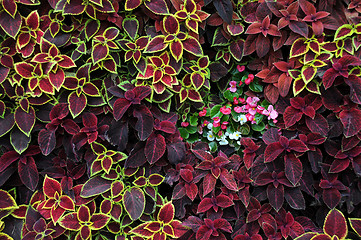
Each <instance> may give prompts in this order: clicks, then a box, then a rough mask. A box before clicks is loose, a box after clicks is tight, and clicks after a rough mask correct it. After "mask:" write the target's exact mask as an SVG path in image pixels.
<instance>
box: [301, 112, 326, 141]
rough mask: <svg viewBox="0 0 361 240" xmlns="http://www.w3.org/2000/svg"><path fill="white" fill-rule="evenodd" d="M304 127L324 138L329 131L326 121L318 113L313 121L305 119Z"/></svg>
mask: <svg viewBox="0 0 361 240" xmlns="http://www.w3.org/2000/svg"><path fill="white" fill-rule="evenodd" d="M306 125H307V127H308V128H309V129H310V130H311V131H312V132H313V133H318V134H321V135H322V136H326V135H327V133H328V131H329V127H328V123H327V120H326V119H325V118H324V117H323V116H322V115H321V114H319V113H317V114H316V115H315V117H314V119H312V118H308V117H306Z"/></svg>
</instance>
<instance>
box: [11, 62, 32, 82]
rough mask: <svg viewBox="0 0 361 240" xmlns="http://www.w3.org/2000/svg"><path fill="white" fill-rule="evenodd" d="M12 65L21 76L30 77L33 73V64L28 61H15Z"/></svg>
mask: <svg viewBox="0 0 361 240" xmlns="http://www.w3.org/2000/svg"><path fill="white" fill-rule="evenodd" d="M14 67H15V71H16V72H17V73H18V74H19V75H20V76H22V77H23V78H31V77H32V75H33V74H32V73H33V71H34V66H33V65H31V64H29V63H26V62H20V63H16V64H15V65H14Z"/></svg>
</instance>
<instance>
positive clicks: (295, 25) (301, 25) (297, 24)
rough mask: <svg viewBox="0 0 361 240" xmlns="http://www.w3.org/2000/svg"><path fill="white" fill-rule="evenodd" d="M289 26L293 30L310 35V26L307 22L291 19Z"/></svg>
mask: <svg viewBox="0 0 361 240" xmlns="http://www.w3.org/2000/svg"><path fill="white" fill-rule="evenodd" d="M288 26H289V28H290V29H291V30H292V31H293V32H295V33H298V34H300V35H302V36H304V37H305V38H307V37H308V26H307V24H306V23H305V22H303V21H290V24H289V25H288Z"/></svg>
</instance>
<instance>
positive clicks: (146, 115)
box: [133, 105, 154, 141]
mask: <svg viewBox="0 0 361 240" xmlns="http://www.w3.org/2000/svg"><path fill="white" fill-rule="evenodd" d="M133 116H134V117H136V118H137V119H138V121H137V123H136V124H135V130H137V131H138V136H139V139H140V140H141V141H144V140H146V139H147V138H148V137H149V136H150V134H151V133H152V131H153V124H154V120H153V115H152V113H151V111H150V110H149V109H148V108H147V107H146V106H143V105H141V106H139V107H138V108H136V109H134V111H133Z"/></svg>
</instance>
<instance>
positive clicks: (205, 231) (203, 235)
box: [196, 225, 213, 240]
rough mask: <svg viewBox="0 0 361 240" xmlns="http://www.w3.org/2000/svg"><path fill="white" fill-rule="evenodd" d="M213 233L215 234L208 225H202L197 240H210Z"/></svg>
mask: <svg viewBox="0 0 361 240" xmlns="http://www.w3.org/2000/svg"><path fill="white" fill-rule="evenodd" d="M212 232H213V230H212V229H209V228H208V227H207V226H206V225H202V226H201V227H200V228H199V229H198V230H197V234H196V239H197V240H208V239H210V236H211V234H212Z"/></svg>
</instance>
